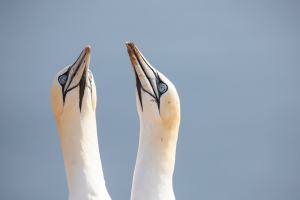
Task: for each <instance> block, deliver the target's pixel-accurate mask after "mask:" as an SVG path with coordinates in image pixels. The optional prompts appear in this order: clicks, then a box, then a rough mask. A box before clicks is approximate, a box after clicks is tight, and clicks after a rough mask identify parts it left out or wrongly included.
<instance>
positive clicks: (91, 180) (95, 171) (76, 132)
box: [58, 111, 110, 200]
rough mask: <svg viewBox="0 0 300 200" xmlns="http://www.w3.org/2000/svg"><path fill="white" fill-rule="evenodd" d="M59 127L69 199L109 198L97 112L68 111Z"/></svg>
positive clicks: (104, 199)
mask: <svg viewBox="0 0 300 200" xmlns="http://www.w3.org/2000/svg"><path fill="white" fill-rule="evenodd" d="M74 112H75V111H74ZM76 116H78V117H76ZM58 126H59V129H60V140H61V147H62V151H63V158H64V163H65V169H66V174H67V181H68V189H69V200H102V199H103V200H109V199H110V196H109V194H108V192H107V190H106V186H105V180H104V176H103V171H102V164H101V159H100V154H99V147H98V138H97V126H96V117H95V113H94V112H85V113H68V116H62V118H61V120H60V123H58Z"/></svg>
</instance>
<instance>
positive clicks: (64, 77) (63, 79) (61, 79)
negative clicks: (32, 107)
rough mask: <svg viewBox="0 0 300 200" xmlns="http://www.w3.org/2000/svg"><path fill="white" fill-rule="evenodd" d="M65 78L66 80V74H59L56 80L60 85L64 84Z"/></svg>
mask: <svg viewBox="0 0 300 200" xmlns="http://www.w3.org/2000/svg"><path fill="white" fill-rule="evenodd" d="M67 80H68V76H67V75H66V74H63V75H60V76H59V77H58V82H59V84H61V85H64V84H66V82H67Z"/></svg>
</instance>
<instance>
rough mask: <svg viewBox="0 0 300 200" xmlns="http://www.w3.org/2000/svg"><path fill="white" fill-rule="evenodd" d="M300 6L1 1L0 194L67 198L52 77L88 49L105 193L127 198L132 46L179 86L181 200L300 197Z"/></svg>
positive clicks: (134, 123) (285, 1)
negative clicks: (129, 46)
mask: <svg viewBox="0 0 300 200" xmlns="http://www.w3.org/2000/svg"><path fill="white" fill-rule="evenodd" d="M299 9H300V3H299V1H296V0H295V1H293V0H282V1H275V0H272V1H271V0H269V1H267V0H255V1H231V0H230V1H222V0H212V1H208V0H207V1H199V0H197V1H196V0H195V1H193V0H186V1H171V0H166V1H160V0H151V1H150V0H149V1H140V0H128V1H93V0H90V1H83V0H75V1H42V0H39V1H38V0H36V1H32V0H26V1H21V0H20V1H15V0H7V1H5V0H2V1H0V27H1V28H0V36H1V37H0V66H1V67H0V70H1V73H0V94H1V98H0V102H1V103H0V110H1V112H0V177H1V179H0V199H3V200H6V199H8V200H20V199H24V200H27V199H28V200H40V199H43V200H53V199H61V200H64V199H67V185H66V179H65V172H64V165H63V159H62V155H61V151H60V143H59V139H58V135H57V131H56V127H55V122H54V118H53V115H52V112H51V108H50V100H49V97H50V86H51V83H52V79H53V76H54V75H55V74H56V72H57V71H58V70H59V69H61V68H62V67H64V66H66V65H68V64H71V63H72V62H73V61H74V60H75V59H76V58H77V56H78V55H79V53H80V52H81V50H82V48H83V47H84V46H85V45H86V44H91V45H92V60H91V66H92V67H91V69H92V71H93V72H94V76H95V79H96V83H97V87H98V88H97V89H98V97H99V99H98V108H97V117H98V118H97V122H98V127H99V138H100V148H101V153H102V161H103V167H104V172H105V176H106V180H107V186H108V189H109V191H110V193H111V196H112V198H113V199H120V200H122V199H129V196H130V188H131V179H132V173H133V169H134V164H135V156H136V152H137V144H138V132H139V127H138V124H139V123H138V117H137V113H136V107H135V96H134V95H135V86H134V85H135V82H134V81H135V80H134V77H133V74H132V72H131V67H130V62H129V59H128V55H127V51H126V48H125V45H124V42H125V41H127V40H133V41H135V42H136V43H137V44H138V46H139V47H140V49H141V50H142V51H143V53H144V54H145V56H146V57H147V58H148V59H149V61H150V62H151V63H152V64H153V65H154V66H156V67H157V68H158V69H159V70H160V71H161V72H163V73H164V74H165V75H167V76H168V77H169V78H170V79H171V80H172V81H173V82H174V84H175V85H176V86H177V89H178V91H179V94H180V98H181V106H182V123H181V129H180V137H179V141H178V149H177V160H176V169H175V175H174V189H175V193H176V196H177V199H205V200H219V199H222V200H241V199H243V200H253V199H255V200H282V199H285V200H299V199H300V172H299V170H300V92H299V88H300V78H299V75H300V56H299V53H300V48H299V46H300V12H299Z"/></svg>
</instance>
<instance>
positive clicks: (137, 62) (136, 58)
mask: <svg viewBox="0 0 300 200" xmlns="http://www.w3.org/2000/svg"><path fill="white" fill-rule="evenodd" d="M126 46H127V51H128V54H129V57H130V61H131V64H132V67H133V71H134V73H135V78H136V87H137V92H138V95H139V100H140V103H141V106H142V108H143V105H142V98H141V91H142V90H143V91H144V92H146V93H148V94H149V95H150V96H152V97H153V98H154V99H156V100H158V99H159V93H158V89H157V81H158V73H157V71H156V69H154V68H153V67H152V66H151V65H150V63H149V62H148V61H147V60H146V58H145V57H144V56H143V54H142V53H141V52H140V50H139V49H138V48H137V46H136V45H135V44H134V43H133V42H126Z"/></svg>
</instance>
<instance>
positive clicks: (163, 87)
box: [132, 51, 168, 111]
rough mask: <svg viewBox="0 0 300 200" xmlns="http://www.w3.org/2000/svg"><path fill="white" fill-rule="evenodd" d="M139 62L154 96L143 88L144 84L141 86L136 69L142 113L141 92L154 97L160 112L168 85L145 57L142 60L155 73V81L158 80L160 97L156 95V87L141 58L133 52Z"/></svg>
mask: <svg viewBox="0 0 300 200" xmlns="http://www.w3.org/2000/svg"><path fill="white" fill-rule="evenodd" d="M132 52H133V53H134V55H135V57H136V59H137V61H138V64H139V65H140V67H141V68H142V71H143V73H144V75H145V76H146V78H147V80H148V82H149V83H150V85H151V88H152V90H153V94H152V93H151V92H149V91H147V90H146V89H145V88H143V86H142V84H141V81H140V79H139V77H138V74H137V72H136V70H135V68H134V72H135V79H136V88H137V91H138V96H139V101H140V104H141V107H142V111H143V103H142V95H141V91H142V90H143V91H144V92H146V93H147V94H149V95H150V96H151V97H153V99H154V100H155V101H156V104H157V107H158V110H159V111H160V97H161V96H162V95H163V94H164V93H165V92H166V91H167V90H168V85H167V84H166V83H164V82H163V81H162V80H161V78H160V77H159V75H158V72H157V71H154V69H153V68H152V67H150V65H149V64H148V62H147V61H146V60H145V59H144V57H143V56H141V57H142V59H143V61H144V63H146V65H147V66H148V68H149V69H151V71H152V72H153V74H154V76H155V80H156V87H157V91H158V95H157V94H156V93H155V90H154V87H155V86H154V85H153V84H152V82H151V79H150V77H149V76H148V75H147V73H146V71H145V69H144V67H143V64H142V62H141V60H140V58H139V56H138V55H137V53H136V52H135V51H132Z"/></svg>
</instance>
